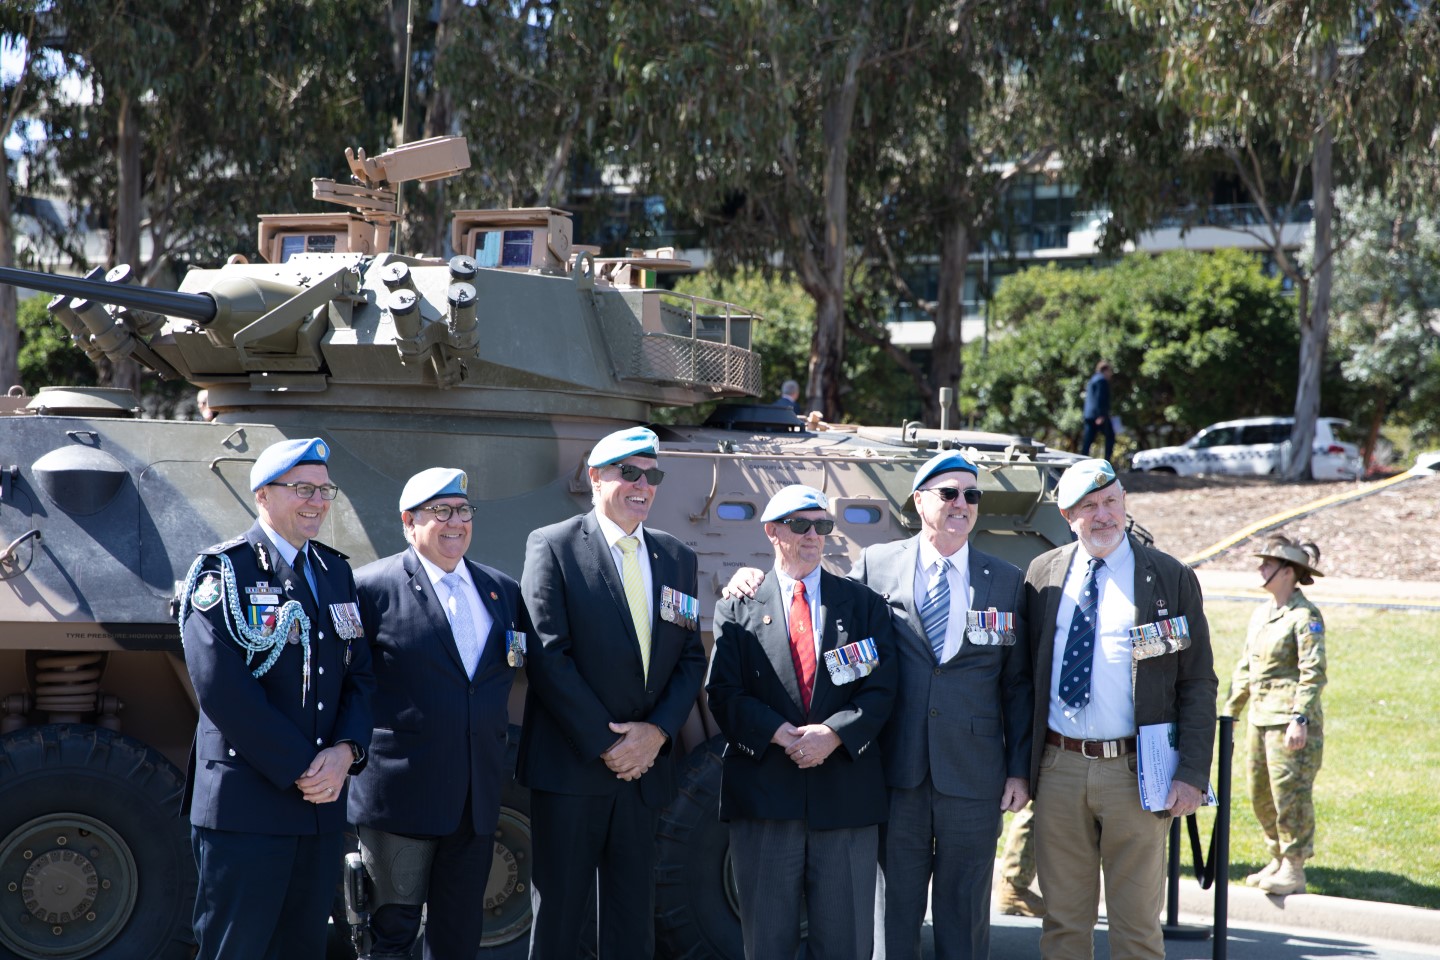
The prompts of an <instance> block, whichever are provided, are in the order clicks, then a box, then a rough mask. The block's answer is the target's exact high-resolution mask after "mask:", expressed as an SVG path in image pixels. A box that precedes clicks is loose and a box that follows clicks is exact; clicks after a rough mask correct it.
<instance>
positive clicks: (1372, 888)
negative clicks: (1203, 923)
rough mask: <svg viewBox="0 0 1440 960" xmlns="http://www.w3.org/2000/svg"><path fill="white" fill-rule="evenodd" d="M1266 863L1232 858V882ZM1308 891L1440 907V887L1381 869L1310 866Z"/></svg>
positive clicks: (1306, 879)
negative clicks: (1247, 861) (1417, 881)
mask: <svg viewBox="0 0 1440 960" xmlns="http://www.w3.org/2000/svg"><path fill="white" fill-rule="evenodd" d="M1262 866H1264V864H1260V863H1246V862H1245V861H1243V860H1235V861H1231V863H1230V882H1231V883H1244V882H1245V878H1246V877H1247V876H1248V875H1250V874H1252V873H1254V872H1255V871H1257V870H1259V869H1260V868H1261V867H1262ZM1187 875H1188V867H1187ZM1305 892H1306V893H1317V894H1319V895H1320V896H1322V897H1344V898H1346V899H1347V900H1370V901H1372V902H1375V903H1398V904H1401V905H1403V906H1409V907H1425V908H1427V909H1429V910H1440V887H1430V886H1426V885H1425V884H1422V883H1416V882H1414V881H1413V880H1411V879H1409V878H1408V877H1402V876H1400V875H1399V874H1394V873H1385V872H1383V871H1380V870H1344V869H1336V868H1333V867H1321V866H1307V867H1306V868H1305Z"/></svg>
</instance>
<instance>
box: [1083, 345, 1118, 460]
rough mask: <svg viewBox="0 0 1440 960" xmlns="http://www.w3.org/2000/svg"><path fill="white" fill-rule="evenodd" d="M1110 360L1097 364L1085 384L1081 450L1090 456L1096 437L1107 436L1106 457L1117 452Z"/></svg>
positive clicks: (1111, 456) (1110, 457)
mask: <svg viewBox="0 0 1440 960" xmlns="http://www.w3.org/2000/svg"><path fill="white" fill-rule="evenodd" d="M1111 372H1112V371H1111V367H1110V361H1109V360H1101V361H1100V362H1099V363H1097V364H1095V373H1094V375H1093V376H1091V377H1090V380H1089V381H1088V382H1087V383H1086V384H1085V412H1084V416H1085V430H1084V434H1083V435H1082V436H1081V438H1080V452H1081V453H1083V454H1085V456H1087V457H1088V456H1090V445H1091V444H1093V443H1094V442H1095V437H1096V436H1097V435H1098V436H1103V437H1104V438H1105V459H1106V460H1110V459H1112V458H1113V457H1114V454H1115V421H1113V420H1111V419H1110V374H1111Z"/></svg>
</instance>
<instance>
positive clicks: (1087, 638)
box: [1060, 557, 1105, 716]
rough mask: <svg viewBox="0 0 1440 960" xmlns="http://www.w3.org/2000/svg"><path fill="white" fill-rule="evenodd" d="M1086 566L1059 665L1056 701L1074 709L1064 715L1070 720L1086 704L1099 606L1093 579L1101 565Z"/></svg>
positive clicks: (1095, 559) (1095, 562)
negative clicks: (1082, 583)
mask: <svg viewBox="0 0 1440 960" xmlns="http://www.w3.org/2000/svg"><path fill="white" fill-rule="evenodd" d="M1089 564H1090V567H1089V570H1088V571H1087V572H1086V574H1085V584H1084V585H1083V586H1082V587H1081V588H1080V599H1079V602H1078V603H1076V604H1075V615H1074V616H1073V617H1071V618H1070V636H1069V637H1068V638H1067V639H1066V640H1065V656H1064V657H1063V658H1062V659H1061V661H1060V699H1061V700H1063V701H1065V703H1066V704H1067V705H1068V706H1070V707H1072V708H1074V709H1072V710H1070V711H1067V716H1073V715H1074V713H1075V712H1076V711H1079V710H1081V709H1083V708H1084V707H1085V706H1086V705H1087V704H1088V703H1089V702H1090V667H1091V664H1093V663H1094V661H1095V619H1096V616H1095V608H1096V606H1097V605H1098V604H1099V603H1100V584H1099V582H1098V580H1097V577H1098V576H1099V573H1100V568H1101V567H1103V566H1105V561H1104V560H1101V559H1100V558H1099V557H1091V558H1090V561H1089Z"/></svg>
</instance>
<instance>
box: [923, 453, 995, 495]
mask: <svg viewBox="0 0 1440 960" xmlns="http://www.w3.org/2000/svg"><path fill="white" fill-rule="evenodd" d="M953 470H964V471H966V472H967V473H969V474H970V475H971V476H972V477H975V478H976V479H977V480H978V479H979V478H980V471H979V470H978V469H976V467H975V464H973V463H971V462H970V461H969V460H966V459H965V456H964V455H963V454H961V453H960V452H959V451H957V450H946V451H943V452H941V453H937V454H935V456H933V457H931V458H930V459H929V460H926V461H925V465H924V466H923V467H921V468H920V472H919V473H917V474H915V483H914V484H912V485H911V487H910V492H911V493H914V492H915V491H916V490H919V489H920V486H921V484H923V483H924V482H925V481H926V480H929V479H930V478H931V477H935V476H939V475H940V474H942V473H950V472H951V471H953Z"/></svg>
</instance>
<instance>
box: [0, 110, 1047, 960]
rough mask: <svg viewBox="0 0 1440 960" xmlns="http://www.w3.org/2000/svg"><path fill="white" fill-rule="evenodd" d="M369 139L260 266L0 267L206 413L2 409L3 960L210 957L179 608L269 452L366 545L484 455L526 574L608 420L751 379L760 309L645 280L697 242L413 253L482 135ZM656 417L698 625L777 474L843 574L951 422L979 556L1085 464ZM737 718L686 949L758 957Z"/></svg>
mask: <svg viewBox="0 0 1440 960" xmlns="http://www.w3.org/2000/svg"><path fill="white" fill-rule="evenodd" d="M347 157H348V158H349V160H350V164H351V169H352V172H354V174H355V177H356V180H357V184H356V185H339V184H335V183H331V182H329V181H317V182H316V187H315V195H316V196H317V197H318V198H321V199H328V200H333V201H337V202H341V203H345V204H347V205H350V206H354V207H356V208H357V209H358V211H359V212H358V213H355V214H339V215H336V214H299V215H287V216H277V217H263V218H261V227H260V238H261V246H262V253H263V257H264V261H263V262H249V261H248V260H246V258H244V257H241V256H236V257H233V258H231V261H230V262H228V263H226V264H224V265H223V266H220V267H217V268H214V269H196V270H192V271H190V272H189V273H188V274H187V275H186V276H185V278H184V281H183V282H182V283H181V285H180V287H181V288H180V290H179V291H163V290H154V289H149V288H145V287H140V286H137V285H134V284H133V283H131V282H129V281H130V280H131V275H130V271H129V270H128V269H127V268H124V267H117V268H115V269H114V270H111V271H110V272H109V273H108V274H107V275H106V276H105V277H104V279H100V278H99V277H98V276H91V277H90V278H87V279H77V278H66V277H58V276H52V275H46V274H33V273H30V272H28V271H20V270H3V271H0V281H3V282H7V283H13V284H16V285H20V286H25V287H29V288H32V289H37V290H43V291H46V292H49V293H52V294H56V296H55V298H54V299H53V300H52V301H51V302H50V312H51V314H52V315H53V317H54V318H55V320H56V322H58V323H60V324H62V325H63V326H64V327H65V329H66V330H68V331H69V332H70V334H71V336H72V338H73V339H74V341H75V342H76V343H77V344H78V345H80V346H81V347H82V348H83V349H85V350H86V352H87V353H88V354H89V355H90V356H91V357H92V358H94V359H99V358H100V357H102V356H103V357H108V358H110V359H112V360H120V359H123V358H126V357H130V358H133V359H135V360H136V361H138V362H140V363H141V364H143V365H145V366H147V367H149V368H150V369H152V370H154V371H155V372H156V373H157V374H159V375H160V376H162V377H167V378H176V377H178V378H183V379H184V380H186V381H188V382H190V383H191V384H193V385H194V386H196V387H198V388H204V389H207V390H208V391H209V402H210V406H211V407H212V409H213V410H214V411H215V414H216V416H215V420H214V421H213V422H202V421H176V420H149V419H141V418H140V417H139V414H138V410H137V408H136V406H135V401H134V398H133V397H132V396H131V395H130V394H129V393H128V392H122V391H114V390H99V389H82V388H53V389H46V390H42V391H40V393H39V394H38V395H37V396H35V397H33V398H23V397H14V396H11V397H8V398H5V401H4V405H3V406H0V414H3V415H0V626H3V639H0V960H10V958H15V957H19V958H25V960H38V958H42V957H43V958H48V960H54V958H60V960H79V958H102V957H104V958H109V957H121V956H123V957H125V958H152V957H153V958H171V957H184V956H188V945H187V940H188V938H189V924H190V911H191V901H192V899H193V894H194V879H193V865H192V863H191V859H190V858H191V854H190V848H189V841H188V832H187V830H186V828H185V825H184V824H183V823H182V821H181V820H180V818H179V817H178V808H179V800H180V793H181V788H182V775H181V772H180V771H181V768H182V766H183V764H184V762H185V757H186V754H187V751H188V746H189V741H190V738H191V735H192V732H193V729H194V723H195V703H194V695H193V691H192V690H191V688H190V685H189V681H188V678H187V676H186V673H185V668H184V662H183V658H182V657H181V656H180V648H179V636H178V631H177V629H176V626H175V623H174V619H173V618H174V616H175V606H174V604H173V600H174V594H175V591H176V589H177V584H178V581H180V580H181V579H182V578H183V577H184V575H185V572H186V570H187V568H188V566H189V564H190V562H191V560H192V559H193V557H194V555H195V553H196V552H197V551H198V550H199V549H201V548H202V547H204V546H206V545H208V544H211V543H214V542H217V541H219V540H223V539H225V538H227V537H229V536H231V535H233V534H234V533H236V532H237V531H239V530H242V529H244V528H245V527H247V526H248V525H249V524H250V523H251V521H252V520H253V517H254V509H253V504H252V502H251V497H250V494H249V491H248V484H247V483H246V479H245V478H246V476H247V475H248V471H249V468H250V464H251V463H252V462H253V460H254V457H255V455H256V454H257V452H258V451H260V450H262V449H264V448H265V447H266V446H268V445H269V444H271V443H274V442H276V441H278V440H281V439H285V438H292V437H299V436H312V435H317V434H318V435H319V436H322V437H324V438H325V439H326V440H327V441H328V442H329V444H330V445H331V448H332V451H333V453H332V456H331V459H330V470H331V476H332V477H333V478H334V479H335V481H336V482H337V483H338V484H339V486H340V495H339V498H338V499H337V500H336V501H335V503H334V506H333V509H332V510H331V512H330V514H329V517H328V519H327V522H326V528H325V530H324V531H322V533H321V539H323V540H325V541H327V542H329V543H331V544H333V545H335V546H336V547H338V548H339V549H340V550H343V551H344V552H346V553H348V554H350V556H351V557H352V560H353V562H355V563H356V564H357V565H358V564H361V563H365V562H367V561H369V560H371V559H373V558H375V557H378V556H384V555H386V554H389V553H392V552H394V551H396V550H399V549H401V548H402V546H403V540H402V537H401V533H400V525H399V523H398V518H397V515H396V511H395V506H394V504H395V496H396V494H397V492H398V490H399V489H400V486H401V485H402V484H403V483H404V481H405V479H406V478H407V477H409V476H410V475H411V474H412V473H414V472H415V471H417V470H419V469H421V468H423V467H427V466H434V465H437V464H444V465H448V466H458V467H462V468H463V469H465V470H466V471H467V472H468V473H469V475H470V480H471V489H472V490H473V491H474V494H475V496H474V500H475V502H476V507H477V514H476V518H475V521H474V522H475V524H476V531H477V536H476V538H475V545H474V550H473V552H474V554H475V555H476V556H477V558H479V559H483V560H485V561H486V562H488V563H492V564H494V565H496V566H499V567H501V568H502V569H506V570H508V571H510V572H512V573H514V574H516V575H518V574H519V572H520V566H521V562H522V558H523V550H524V543H525V537H526V535H527V534H528V532H529V531H530V530H531V529H533V528H534V527H536V526H539V525H542V524H545V523H550V522H553V521H555V520H559V519H563V518H565V517H568V516H572V515H574V514H575V513H579V512H583V511H584V510H586V509H588V507H589V489H588V485H587V483H586V482H585V474H584V469H583V464H584V458H585V455H586V453H587V452H588V450H589V448H590V446H591V445H592V444H593V442H594V441H595V440H596V439H597V438H599V437H600V436H603V435H604V434H606V433H608V432H610V431H611V430H613V429H616V428H617V426H619V425H622V424H632V423H637V422H640V423H643V422H647V421H649V420H650V418H651V415H652V410H653V409H654V408H656V407H659V406H685V405H694V404H698V403H700V402H702V401H707V400H713V399H716V398H731V399H741V398H745V397H753V396H755V395H756V394H758V392H759V389H760V371H759V363H758V359H757V357H756V355H755V354H754V353H753V352H752V351H751V349H750V347H751V339H752V335H753V332H754V330H755V329H756V325H757V324H759V323H761V322H763V320H762V318H760V317H759V316H757V315H755V314H754V313H752V312H750V311H748V310H746V309H744V308H743V307H741V306H738V305H735V304H728V303H719V302H713V301H707V300H703V299H700V298H696V297H688V296H682V295H679V294H675V293H673V292H669V291H666V290H663V289H659V288H657V287H655V286H653V285H651V284H650V283H649V276H650V274H652V273H653V272H658V271H661V270H666V269H675V268H677V267H678V266H680V265H681V262H679V261H676V260H675V259H674V256H673V252H671V251H650V252H643V251H637V252H635V253H634V254H633V255H631V256H627V257H621V258H612V259H605V258H600V257H598V256H597V255H596V252H595V251H594V250H593V249H586V248H580V247H577V246H576V245H574V244H573V242H572V236H571V230H570V221H569V217H568V215H566V214H565V213H564V212H563V211H559V210H554V209H548V208H540V209H529V210H512V211H457V212H455V213H454V215H453V227H452V233H451V239H452V243H453V244H454V246H455V250H456V253H455V255H453V256H451V257H449V258H448V259H442V258H435V257H427V256H402V255H398V254H395V253H390V252H387V249H386V248H387V247H388V246H389V242H388V240H389V233H390V229H391V226H392V225H393V223H394V222H395V220H396V219H397V218H396V216H395V214H394V212H393V211H394V188H395V186H396V184H398V183H400V182H402V181H404V180H412V179H428V178H433V177H438V176H445V175H449V174H450V173H453V172H455V170H457V169H459V168H461V167H463V166H464V165H465V163H468V160H466V159H465V148H464V144H463V141H458V138H443V139H441V140H436V141H425V142H422V143H417V144H409V145H406V146H404V147H400V148H397V149H396V150H393V151H390V152H388V153H385V154H381V155H380V156H378V157H374V158H369V157H366V156H365V155H364V153H363V152H362V153H360V154H359V155H358V156H357V155H355V154H351V153H349V152H348V151H347ZM462 161H463V162H462ZM722 409H723V408H722ZM810 427H813V428H814V429H810ZM655 429H657V431H659V432H660V434H661V437H662V441H663V443H664V450H665V456H664V459H665V469H666V470H667V473H668V474H669V476H668V479H667V482H666V484H665V495H664V496H663V497H660V498H659V499H658V500H657V504H656V507H655V510H654V511H653V512H652V514H651V518H650V521H649V522H652V523H653V524H655V525H656V526H658V527H660V528H662V529H665V530H668V531H670V532H672V533H674V534H676V535H677V536H680V537H681V538H682V539H685V540H686V541H688V542H689V543H690V544H691V545H692V546H693V547H694V548H695V550H696V551H697V553H698V554H699V556H700V563H701V572H702V591H705V592H706V593H707V595H706V596H703V597H702V598H701V601H702V608H703V610H702V612H703V613H705V614H706V620H705V622H706V623H707V624H708V613H709V610H710V609H711V607H712V606H713V603H714V600H715V598H716V596H717V594H718V591H719V589H720V587H721V585H722V584H723V583H724V582H725V581H726V580H728V578H729V576H730V574H731V572H732V571H733V570H734V569H735V568H736V567H738V566H742V565H747V564H753V563H757V562H764V563H768V556H769V554H768V549H767V547H766V544H765V541H764V537H763V533H762V531H761V530H760V528H759V525H758V524H757V523H756V522H755V520H754V518H755V516H756V514H757V511H758V510H759V509H760V507H761V506H763V504H764V502H765V501H766V499H768V497H769V496H770V494H771V493H773V492H774V491H775V490H776V489H777V488H778V487H779V486H781V485H783V484H787V483H792V482H804V483H809V484H812V485H814V486H817V487H820V488H821V489H824V490H826V491H827V492H828V493H829V494H830V495H831V496H832V498H833V501H834V503H835V506H836V513H837V527H836V533H835V535H834V536H833V537H831V538H830V543H829V546H828V550H829V554H828V556H827V558H826V562H827V563H828V564H829V565H830V567H831V568H832V569H834V570H836V571H837V572H843V571H844V570H845V569H847V568H848V566H849V564H850V562H851V561H852V560H853V559H854V558H855V557H856V556H858V553H859V551H860V550H861V549H862V548H863V547H864V546H866V545H868V544H871V543H876V542H881V541H886V540H892V539H895V538H897V537H903V536H907V535H909V534H911V533H913V532H914V530H915V529H917V528H918V519H917V518H916V516H915V514H914V512H913V507H912V506H911V505H910V504H909V503H908V502H907V501H908V495H909V489H910V484H911V478H912V477H913V475H914V471H915V469H916V468H917V466H918V465H919V464H920V463H922V462H923V461H924V460H925V459H926V458H927V457H928V456H930V455H931V454H932V453H933V451H934V449H936V448H937V447H938V446H942V445H944V446H960V447H963V448H965V449H967V450H969V451H970V454H971V456H973V457H974V458H975V459H976V460H977V462H978V463H979V464H980V465H981V467H982V475H981V478H980V480H981V485H982V486H983V487H984V489H985V491H986V499H985V509H984V511H983V514H982V517H981V521H980V527H979V528H978V530H977V533H976V534H975V536H976V542H977V543H978V544H979V545H980V546H982V547H983V548H984V549H986V550H989V551H991V552H994V553H997V554H1000V555H1001V556H1004V557H1006V558H1008V559H1011V560H1012V561H1014V562H1016V563H1020V564H1023V563H1024V562H1026V561H1027V560H1028V559H1029V558H1030V557H1032V556H1034V555H1036V554H1037V553H1039V552H1041V551H1042V550H1044V549H1048V548H1049V547H1051V546H1053V545H1056V544H1059V543H1063V542H1067V541H1068V540H1069V531H1068V530H1067V529H1066V527H1065V525H1064V523H1063V522H1062V520H1061V518H1060V517H1059V514H1058V511H1057V510H1056V509H1055V506H1054V501H1053V496H1052V493H1051V490H1052V487H1053V476H1052V471H1053V469H1054V466H1055V465H1056V464H1057V463H1058V462H1061V460H1063V457H1064V455H1059V454H1052V453H1051V452H1049V451H1047V450H1045V449H1044V448H1043V447H1042V446H1040V445H1037V444H1033V443H1029V442H1028V441H1024V440H1023V439H1019V438H1014V437H1006V436H999V435H994V434H972V433H964V432H960V431H953V430H944V431H940V430H924V429H917V428H916V427H915V426H914V425H911V426H910V427H908V428H906V429H898V428H896V429H886V428H874V427H838V426H837V427H829V425H825V424H819V423H814V424H808V425H807V424H806V423H805V422H804V421H801V420H800V419H799V418H796V417H793V416H790V415H788V414H784V413H783V412H780V411H777V410H776V409H775V408H763V407H742V408H732V409H728V410H725V412H724V413H723V414H722V415H721V416H720V417H717V418H716V419H715V420H714V421H713V422H712V424H711V425H708V426H656V428H655ZM522 687H523V684H517V689H516V692H515V694H514V695H513V696H512V701H511V716H512V717H513V718H515V722H516V723H517V724H518V722H519V717H520V709H519V707H520V702H521V698H522V696H523V694H522V692H521V688H522ZM513 732H514V733H515V734H516V735H517V736H518V735H519V734H520V731H519V730H518V728H516V729H515V730H514V731H513ZM715 734H716V728H715V726H714V723H713V721H712V719H711V718H710V716H709V714H708V712H707V710H706V708H705V704H704V703H703V701H702V702H698V703H697V704H696V707H695V710H694V711H693V712H692V714H691V717H690V720H689V722H688V724H687V726H686V729H685V731H684V736H683V737H682V742H681V743H680V744H679V748H680V749H682V750H683V751H685V753H686V755H687V760H686V765H685V771H686V776H687V778H688V780H689V783H688V787H687V789H685V790H684V791H682V800H681V801H677V804H676V806H675V807H674V808H672V809H671V810H669V811H667V812H666V824H667V826H666V828H665V830H666V838H667V839H666V841H665V844H666V852H665V855H664V863H663V868H662V876H661V883H660V889H659V892H658V899H659V909H658V912H657V923H658V924H659V929H660V939H661V942H662V944H663V950H664V951H665V953H666V954H667V955H673V956H680V955H685V956H693V957H701V956H715V957H738V956H739V955H740V951H739V924H738V918H737V916H736V915H735V913H734V910H733V902H734V901H733V898H732V897H730V896H729V895H728V891H727V889H726V887H725V880H724V877H725V870H724V856H725V842H726V841H725V834H724V828H723V825H722V824H720V823H719V822H718V820H717V819H716V817H715V809H714V805H715V798H716V787H717V784H718V745H717V744H716V743H715V742H714V740H715ZM505 804H506V806H505V810H504V811H503V813H502V818H501V825H500V830H499V833H498V835H497V837H498V839H497V843H496V850H495V859H494V865H493V869H492V872H491V875H490V877H489V880H488V883H487V884H486V885H485V886H484V888H483V889H482V888H480V887H479V885H478V884H477V889H476V890H475V900H476V904H477V909H478V908H483V909H485V910H486V911H487V913H488V914H489V916H490V920H489V922H488V923H487V933H486V941H485V945H484V948H483V949H482V951H481V955H482V956H485V957H512V956H523V955H524V950H525V944H526V941H527V939H528V937H527V932H528V929H529V896H528V892H527V887H528V884H527V879H528V856H527V854H528V844H529V833H528V823H529V821H528V817H527V816H526V810H527V798H526V797H525V795H524V791H523V790H521V789H520V788H519V787H517V786H514V785H513V784H512V785H511V787H510V788H509V791H508V793H507V796H506V800H505ZM337 869H338V865H337Z"/></svg>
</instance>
